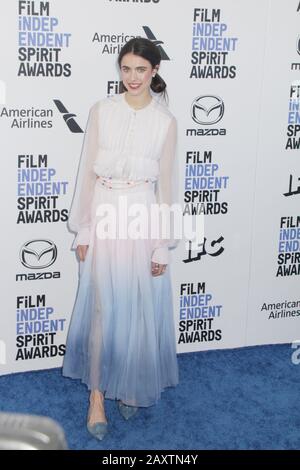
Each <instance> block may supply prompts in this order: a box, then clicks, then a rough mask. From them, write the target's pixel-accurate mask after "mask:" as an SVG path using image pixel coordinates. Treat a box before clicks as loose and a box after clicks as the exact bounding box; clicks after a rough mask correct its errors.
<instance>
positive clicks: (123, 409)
mask: <svg viewBox="0 0 300 470" xmlns="http://www.w3.org/2000/svg"><path fill="white" fill-rule="evenodd" d="M118 408H119V411H120V413H121V415H122V416H123V418H124V419H126V420H127V419H129V418H132V416H134V415H135V414H136V413H137V411H138V407H137V406H128V405H125V403H123V402H122V401H121V400H118Z"/></svg>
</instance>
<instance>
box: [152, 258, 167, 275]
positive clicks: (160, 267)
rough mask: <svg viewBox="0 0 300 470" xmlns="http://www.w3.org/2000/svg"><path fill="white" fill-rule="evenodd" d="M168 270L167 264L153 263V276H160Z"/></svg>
mask: <svg viewBox="0 0 300 470" xmlns="http://www.w3.org/2000/svg"><path fill="white" fill-rule="evenodd" d="M166 268H167V264H159V263H154V262H153V261H151V272H152V276H155V277H156V276H160V275H161V274H163V273H164V272H165V270H166Z"/></svg>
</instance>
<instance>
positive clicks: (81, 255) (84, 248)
mask: <svg viewBox="0 0 300 470" xmlns="http://www.w3.org/2000/svg"><path fill="white" fill-rule="evenodd" d="M88 247H89V245H78V246H77V248H76V251H77V254H78V256H79V259H80V261H84V260H85V257H86V252H87V250H88Z"/></svg>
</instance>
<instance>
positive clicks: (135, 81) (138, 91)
mask: <svg viewBox="0 0 300 470" xmlns="http://www.w3.org/2000/svg"><path fill="white" fill-rule="evenodd" d="M120 68H121V79H122V81H123V84H124V85H125V87H126V88H127V90H128V93H129V94H130V95H133V96H140V95H143V94H144V93H146V92H147V93H149V88H150V85H151V81H152V76H153V75H154V74H155V73H156V68H152V65H151V63H150V62H149V61H148V60H146V59H144V58H143V57H140V56H138V55H135V54H133V53H132V52H129V53H128V54H125V55H124V57H123V58H122V61H121V67H120Z"/></svg>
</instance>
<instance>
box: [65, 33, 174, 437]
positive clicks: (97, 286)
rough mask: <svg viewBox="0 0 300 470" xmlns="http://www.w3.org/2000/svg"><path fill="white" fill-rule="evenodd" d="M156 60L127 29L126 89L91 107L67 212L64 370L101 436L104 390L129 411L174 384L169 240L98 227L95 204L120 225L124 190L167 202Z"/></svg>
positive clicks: (170, 164) (130, 199) (165, 119)
mask: <svg viewBox="0 0 300 470" xmlns="http://www.w3.org/2000/svg"><path fill="white" fill-rule="evenodd" d="M160 60H161V58H160V53H159V50H158V49H157V47H156V46H155V45H154V44H152V42H151V41H149V40H148V39H144V38H134V39H132V40H130V41H129V42H128V43H126V44H125V45H124V47H123V48H122V50H121V52H120V54H119V57H118V64H119V67H120V73H121V78H122V83H123V86H124V90H125V91H124V92H123V93H121V94H119V95H116V96H113V97H109V98H105V99H102V100H99V101H97V102H96V103H95V104H94V105H93V106H92V108H91V110H90V114H89V119H88V124H87V128H86V136H85V140H84V145H83V150H82V155H81V162H80V167H79V172H78V178H77V183H76V190H75V194H74V199H73V203H72V208H71V211H70V215H69V227H70V229H71V230H72V231H74V232H76V233H77V235H76V238H75V241H74V243H73V248H76V250H77V253H78V256H79V259H80V283H79V289H78V294H77V298H76V302H75V307H74V311H73V315H72V321H71V324H70V328H69V332H68V338H67V347H66V355H65V358H64V364H63V375H65V376H69V377H72V378H80V379H81V380H82V382H83V383H85V384H86V385H87V386H88V389H89V390H90V391H91V393H90V407H89V412H88V420H87V427H88V430H89V431H90V433H91V434H93V435H94V436H95V437H96V438H98V439H100V440H101V439H102V438H103V437H104V435H105V434H106V432H107V430H108V422H107V418H106V415H105V409H104V399H105V398H108V399H113V400H117V401H118V406H119V410H120V413H121V414H122V416H123V417H124V418H125V419H128V418H129V417H131V416H133V415H134V414H135V413H136V412H137V410H138V408H139V407H147V406H150V405H152V404H154V403H156V402H157V401H158V399H159V398H160V395H161V392H162V391H163V390H164V388H166V387H169V386H175V385H177V384H178V365H177V356H176V341H175V330H174V322H173V306H172V289H171V282H170V273H169V270H168V263H169V248H174V247H175V246H176V245H177V243H176V241H174V238H173V239H172V237H169V238H162V237H160V236H159V237H156V238H150V237H149V236H148V237H144V238H134V237H127V238H121V237H119V238H118V237H116V238H113V236H108V237H107V238H104V237H103V236H102V233H100V229H99V227H100V225H99V222H100V218H99V214H100V212H101V211H102V209H104V208H105V209H107V208H108V207H109V208H113V209H114V213H115V215H116V218H117V220H118V227H119V226H120V225H122V223H123V222H124V220H125V219H124V206H122V207H121V205H120V201H121V199H122V198H123V202H124V198H126V204H127V207H128V208H129V209H130V208H134V205H135V204H137V203H138V204H141V203H142V204H143V207H144V208H146V214H148V215H149V214H150V207H151V205H154V204H155V203H159V204H162V203H167V204H169V205H170V204H172V201H173V194H174V189H176V188H174V180H173V175H174V167H175V165H174V155H175V149H176V135H177V134H176V120H175V118H174V116H173V115H172V114H171V113H170V111H169V110H168V108H167V107H166V106H165V105H164V104H162V103H161V102H160V100H158V99H156V98H155V96H158V97H161V96H162V95H164V93H165V88H166V84H165V82H164V81H163V79H162V78H161V77H160V76H159V75H158V69H159V65H160ZM172 184H173V186H172ZM129 209H128V212H129ZM102 215H103V214H102ZM118 217H119V219H118ZM122 217H123V219H122ZM120 220H121V222H120ZM122 220H123V221H122ZM127 220H128V219H127ZM152 224H153V225H152V226H155V223H154V222H152ZM112 225H113V224H112Z"/></svg>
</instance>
